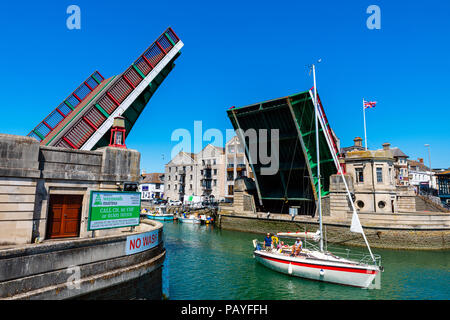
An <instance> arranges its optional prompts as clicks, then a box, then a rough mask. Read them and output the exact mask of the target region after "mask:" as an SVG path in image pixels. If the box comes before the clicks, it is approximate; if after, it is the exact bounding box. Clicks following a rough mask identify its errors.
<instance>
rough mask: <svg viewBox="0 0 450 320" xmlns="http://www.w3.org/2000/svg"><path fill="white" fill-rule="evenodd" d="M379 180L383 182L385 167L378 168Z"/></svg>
mask: <svg viewBox="0 0 450 320" xmlns="http://www.w3.org/2000/svg"><path fill="white" fill-rule="evenodd" d="M377 182H383V168H377Z"/></svg>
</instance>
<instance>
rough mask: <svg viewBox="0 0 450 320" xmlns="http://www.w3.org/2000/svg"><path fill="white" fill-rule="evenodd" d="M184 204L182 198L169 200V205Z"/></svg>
mask: <svg viewBox="0 0 450 320" xmlns="http://www.w3.org/2000/svg"><path fill="white" fill-rule="evenodd" d="M182 204H183V203H182V202H181V201H180V200H169V206H181V205H182Z"/></svg>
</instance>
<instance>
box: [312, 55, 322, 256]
mask: <svg viewBox="0 0 450 320" xmlns="http://www.w3.org/2000/svg"><path fill="white" fill-rule="evenodd" d="M319 62H320V60H319ZM312 70H313V79H314V115H315V117H314V118H315V122H316V151H317V185H318V188H317V189H318V192H317V193H318V201H319V203H318V208H319V230H320V251H321V252H323V232H322V228H323V226H322V186H321V181H320V178H321V177H320V151H319V149H320V148H319V124H318V122H319V121H318V117H319V112H318V110H317V87H316V66H315V64H313V65H312Z"/></svg>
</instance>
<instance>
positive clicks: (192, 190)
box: [164, 144, 225, 201]
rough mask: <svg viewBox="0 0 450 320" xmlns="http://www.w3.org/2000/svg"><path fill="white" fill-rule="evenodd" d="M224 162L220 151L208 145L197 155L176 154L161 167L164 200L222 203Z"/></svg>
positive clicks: (223, 155) (221, 149) (223, 156)
mask: <svg viewBox="0 0 450 320" xmlns="http://www.w3.org/2000/svg"><path fill="white" fill-rule="evenodd" d="M224 158H225V153H224V149H223V148H220V147H216V146H213V145H211V144H208V145H207V146H206V147H205V148H204V149H203V150H202V151H200V152H199V153H197V154H194V153H186V152H183V151H181V152H179V153H178V154H177V155H176V156H175V157H174V158H173V159H172V160H171V161H170V162H169V163H167V164H166V166H165V173H164V190H165V194H164V198H165V199H166V200H181V201H183V199H184V196H199V197H202V199H203V200H208V199H209V200H216V201H219V200H222V199H224V190H225V160H224Z"/></svg>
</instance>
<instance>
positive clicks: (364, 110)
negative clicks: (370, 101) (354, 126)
mask: <svg viewBox="0 0 450 320" xmlns="http://www.w3.org/2000/svg"><path fill="white" fill-rule="evenodd" d="M362 105H363V115H364V143H365V146H366V151H367V131H366V107H365V106H364V98H363V104H362Z"/></svg>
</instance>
